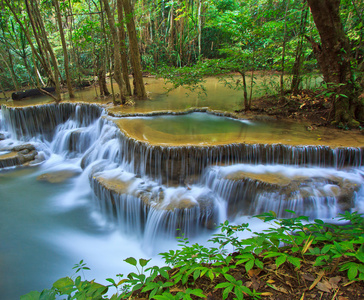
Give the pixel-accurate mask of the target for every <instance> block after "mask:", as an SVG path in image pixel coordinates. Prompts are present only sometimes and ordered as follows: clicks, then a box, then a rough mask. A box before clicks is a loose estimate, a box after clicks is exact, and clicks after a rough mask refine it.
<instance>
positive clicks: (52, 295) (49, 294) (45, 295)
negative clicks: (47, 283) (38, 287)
mask: <svg viewBox="0 0 364 300" xmlns="http://www.w3.org/2000/svg"><path fill="white" fill-rule="evenodd" d="M56 294H57V292H56V290H55V289H54V288H53V289H50V290H49V289H46V290H43V291H42V292H41V293H40V297H39V300H54V299H56Z"/></svg>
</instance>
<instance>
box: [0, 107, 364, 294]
mask: <svg viewBox="0 0 364 300" xmlns="http://www.w3.org/2000/svg"><path fill="white" fill-rule="evenodd" d="M189 116H191V115H190V114H189ZM205 116H206V117H207V119H208V120H209V122H210V123H211V124H212V125H211V126H209V128H207V129H206V130H205V131H204V129H201V128H200V127H201V120H202V118H203V117H204V113H203V112H198V113H197V115H192V117H191V118H190V119H191V120H192V121H191V120H190V121H186V119H184V121H182V122H180V124H179V125H178V124H177V125H176V124H174V123H173V121H172V120H171V119H170V118H171V116H163V117H161V118H158V117H153V118H154V119H156V120H157V123H153V118H152V119H147V120H146V121H147V122H146V124H144V126H146V127H148V128H152V129H153V130H154V131H156V130H157V131H158V132H161V134H163V135H165V134H170V135H172V136H173V135H181V136H186V135H187V136H190V138H191V137H193V136H195V135H196V130H197V129H198V130H200V131H201V130H202V132H199V134H200V135H206V136H210V137H211V135H214V134H216V135H218V134H222V135H224V134H227V133H228V132H229V131H231V126H233V127H234V126H235V127H236V126H237V127H236V128H235V129H234V130H233V131H234V132H239V130H240V129H239V128H240V127H239V126H242V128H245V127H246V126H247V124H250V123H249V122H240V121H239V122H236V121H232V120H231V119H230V118H225V117H219V118H221V119H219V120H216V122H221V124H220V123H218V124H219V126H217V127H216V128H215V131H216V132H211V131H214V127H213V126H214V125H213V124H214V119H213V118H218V117H217V116H211V115H207V114H205ZM145 118H148V117H145ZM175 118H178V116H175ZM127 119H128V122H130V121H133V118H131V117H128V118H127ZM137 119H140V117H139V118H135V121H138V122H139V121H140V120H137ZM142 119H143V118H142ZM193 119H195V120H197V121H198V122H197V125H193ZM176 120H177V119H176ZM224 120H225V121H226V124H224ZM148 122H149V123H148ZM158 122H160V123H158ZM178 122H179V121H176V123H178ZM186 122H188V126H187V125H186ZM234 122H236V123H234ZM232 123H233V124H232ZM168 124H174V125H173V126H177V127H178V126H179V128H180V129H183V128H184V129H186V128H187V129H188V130H187V131H178V128H176V127H168V126H169V125H168ZM229 124H230V125H229ZM231 124H232V125H231ZM124 125H125V124H124ZM250 125H251V124H250ZM166 126H167V127H166ZM171 126H172V125H171ZM194 126H197V127H194ZM224 126H226V128H225V127H224ZM137 128H139V127H137ZM162 128H163V130H161V129H162ZM224 128H225V129H224ZM127 129H129V130H131V129H132V126H130V127H128V128H123V127H122V126H121V125H120V124H119V123H118V118H111V117H109V116H108V115H107V114H106V111H105V110H104V109H103V108H102V107H101V106H98V105H94V104H70V103H64V104H61V105H58V106H56V105H53V104H48V105H40V106H37V107H26V108H11V107H5V106H3V107H2V109H1V115H0V134H2V140H0V155H7V154H9V153H10V152H11V149H12V148H13V147H14V146H16V145H22V144H25V143H30V144H32V145H34V146H35V148H36V149H37V156H36V158H35V160H32V161H31V162H30V163H28V164H27V165H26V166H22V167H16V166H3V168H2V169H0V203H1V210H0V224H1V226H0V240H1V243H0V272H1V273H0V274H1V275H2V276H1V278H2V280H1V281H0V294H1V299H4V300H12V299H18V298H19V296H20V295H22V294H25V293H27V292H29V291H31V290H42V289H44V288H49V287H50V286H51V284H52V283H53V282H54V281H55V280H56V279H58V278H60V277H63V276H67V275H68V276H71V275H72V274H73V273H72V267H73V266H74V264H76V263H78V262H79V261H80V260H82V259H83V260H84V261H85V262H86V263H87V264H88V266H89V267H90V268H91V271H89V272H86V273H85V276H86V278H87V279H92V278H96V279H97V280H98V281H100V282H102V283H105V282H104V281H103V280H104V279H105V278H107V277H112V278H115V275H116V274H119V273H123V274H127V273H129V272H131V271H133V269H132V268H131V267H129V266H128V265H127V264H126V263H124V262H123V259H125V258H127V257H129V256H133V257H135V258H150V257H153V261H152V263H153V264H161V260H160V258H159V257H158V256H157V253H159V252H161V251H165V250H167V249H169V248H175V247H176V241H175V236H176V235H177V234H178V233H176V232H178V231H177V229H179V228H180V229H181V230H182V232H184V233H185V234H186V235H187V236H190V237H191V238H192V239H196V240H200V241H204V240H206V239H207V238H208V236H210V235H211V234H212V233H213V232H214V231H213V228H214V227H215V226H216V225H217V224H219V223H220V222H222V221H224V220H225V219H227V218H228V219H230V220H231V221H234V222H241V221H242V220H244V222H249V223H251V224H253V225H252V227H253V228H254V229H256V230H259V229H260V228H263V225H262V224H261V223H260V222H258V221H257V220H255V219H250V217H249V216H251V215H254V214H257V213H262V212H266V211H268V210H274V211H276V212H277V213H278V214H279V215H280V216H286V212H285V209H290V210H295V211H296V212H297V213H298V214H305V215H308V216H310V217H311V218H324V219H331V218H333V217H335V216H336V215H337V214H338V213H340V212H343V211H344V210H345V209H349V210H358V211H360V212H363V211H364V189H363V187H362V186H363V183H364V179H363V178H364V169H363V164H364V162H363V149H362V148H360V147H351V148H330V147H327V146H324V147H322V146H284V145H270V144H253V145H246V144H244V143H240V144H225V145H221V146H219V145H213V146H211V147H210V146H208V145H207V144H208V143H209V142H210V143H211V141H207V142H206V143H202V144H200V145H198V146H193V145H191V143H192V144H193V143H195V144H199V143H198V142H201V140H200V138H199V141H198V142H196V141H192V142H191V140H189V142H188V144H187V145H180V146H176V145H174V146H173V147H172V146H168V145H165V144H163V143H162V145H154V144H150V143H148V137H147V136H144V137H145V139H146V140H142V139H137V138H136V136H135V135H133V134H132V133H131V131H128V130H127ZM224 130H225V131H224ZM244 130H245V129H244ZM258 131H259V130H258ZM140 133H141V132H139V134H140ZM254 134H255V135H256V134H257V133H256V132H255V133H254ZM200 137H201V136H200ZM149 139H150V138H149ZM201 145H202V146H201ZM0 157H1V156H0ZM246 219H249V220H248V221H247V220H246Z"/></svg>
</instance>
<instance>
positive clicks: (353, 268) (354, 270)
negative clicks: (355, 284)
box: [348, 264, 358, 280]
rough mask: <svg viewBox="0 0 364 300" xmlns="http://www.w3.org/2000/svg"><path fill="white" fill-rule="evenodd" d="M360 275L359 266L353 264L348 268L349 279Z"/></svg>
mask: <svg viewBox="0 0 364 300" xmlns="http://www.w3.org/2000/svg"><path fill="white" fill-rule="evenodd" d="M357 275H358V266H357V265H356V264H352V265H351V266H350V268H349V270H348V279H349V280H353V279H354V278H355V277H356V276H357Z"/></svg>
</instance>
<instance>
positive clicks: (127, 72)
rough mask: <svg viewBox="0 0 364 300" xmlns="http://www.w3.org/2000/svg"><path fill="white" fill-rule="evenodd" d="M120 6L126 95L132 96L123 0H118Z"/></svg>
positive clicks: (119, 16) (120, 33)
mask: <svg viewBox="0 0 364 300" xmlns="http://www.w3.org/2000/svg"><path fill="white" fill-rule="evenodd" d="M117 6H118V21H119V24H120V27H119V31H118V32H119V40H120V56H121V69H122V71H123V78H124V82H125V88H126V95H127V96H131V95H132V92H131V86H130V80H129V68H128V56H127V47H126V43H125V40H126V33H125V28H124V16H123V13H124V12H123V2H122V0H117Z"/></svg>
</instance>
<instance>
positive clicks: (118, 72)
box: [103, 0, 125, 104]
mask: <svg viewBox="0 0 364 300" xmlns="http://www.w3.org/2000/svg"><path fill="white" fill-rule="evenodd" d="M103 3H104V7H105V12H106V15H107V20H108V22H109V27H110V31H111V38H112V40H113V42H114V74H115V81H116V83H117V84H118V86H119V91H120V97H121V102H122V103H123V104H124V103H125V96H124V93H123V78H122V74H121V56H120V41H119V36H118V34H117V31H116V26H115V20H114V16H113V15H112V14H111V10H110V5H109V1H108V0H103ZM114 104H116V103H114Z"/></svg>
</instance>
